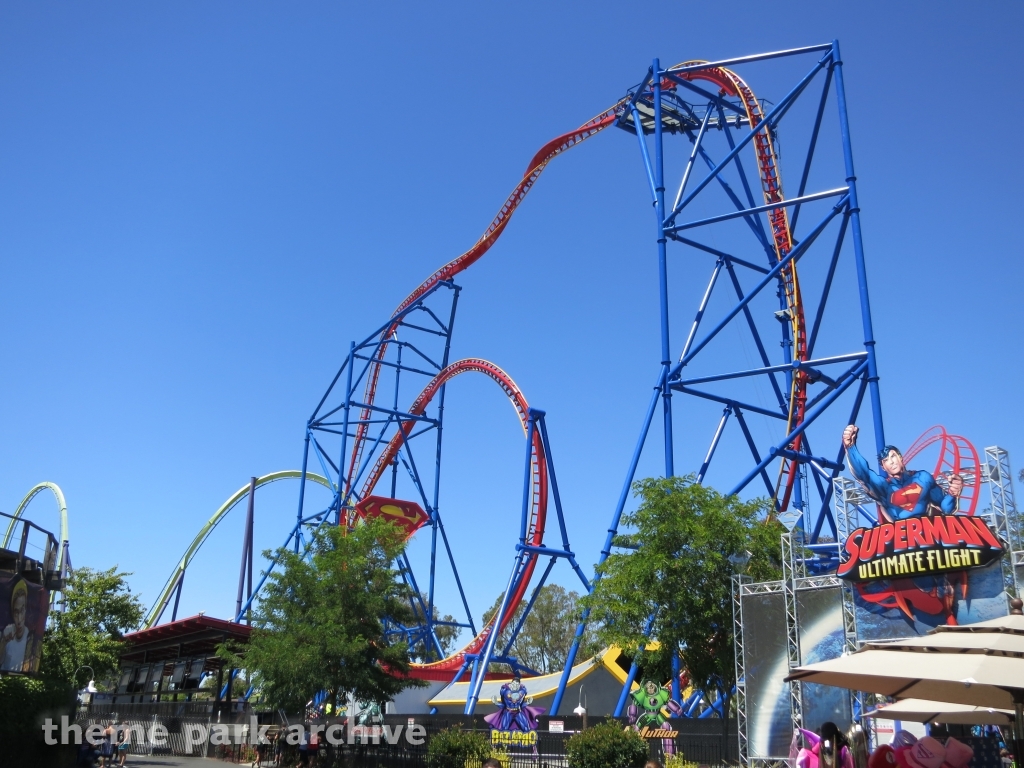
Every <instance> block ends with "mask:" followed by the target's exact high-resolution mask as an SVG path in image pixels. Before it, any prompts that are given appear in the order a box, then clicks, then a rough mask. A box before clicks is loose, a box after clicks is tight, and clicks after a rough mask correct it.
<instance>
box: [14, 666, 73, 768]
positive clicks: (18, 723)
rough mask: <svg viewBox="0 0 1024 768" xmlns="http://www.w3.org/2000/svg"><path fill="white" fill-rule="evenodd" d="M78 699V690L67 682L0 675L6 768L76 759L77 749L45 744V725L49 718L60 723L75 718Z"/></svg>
mask: <svg viewBox="0 0 1024 768" xmlns="http://www.w3.org/2000/svg"><path fill="white" fill-rule="evenodd" d="M74 700H75V692H74V690H73V689H72V688H71V687H70V686H68V685H65V684H64V683H59V682H52V681H48V680H37V679H34V678H31V677H22V676H20V675H3V676H0V743H2V744H3V745H4V752H3V759H2V763H3V765H4V768H21V766H32V768H47V767H49V766H60V765H63V764H65V761H67V760H73V759H74V747H66V746H59V745H58V746H46V745H45V744H44V743H43V729H42V724H43V719H44V718H46V717H51V718H53V721H54V722H55V723H60V717H61V715H69V716H72V715H73V703H74ZM71 719H74V718H73V716H72V718H71ZM54 735H58V734H54ZM58 738H59V735H58Z"/></svg>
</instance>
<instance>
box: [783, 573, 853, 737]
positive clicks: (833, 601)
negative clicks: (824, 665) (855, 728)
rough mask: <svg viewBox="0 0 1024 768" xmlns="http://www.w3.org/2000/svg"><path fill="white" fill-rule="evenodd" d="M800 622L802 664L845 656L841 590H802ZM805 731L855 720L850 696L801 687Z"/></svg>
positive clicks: (811, 686)
mask: <svg viewBox="0 0 1024 768" xmlns="http://www.w3.org/2000/svg"><path fill="white" fill-rule="evenodd" d="M796 612H797V618H798V620H799V622H800V663H801V664H815V663H817V662H819V661H828V660H829V659H835V658H838V657H839V656H842V654H843V648H844V647H845V642H846V638H845V636H844V634H845V633H844V630H843V595H842V590H841V589H840V588H839V587H826V588H822V589H802V590H798V591H797V593H796ZM801 686H802V700H803V710H804V727H805V728H809V729H810V730H813V731H817V730H818V728H819V727H820V726H821V724H822V723H825V722H828V721H831V722H834V723H848V722H851V721H852V720H853V713H852V708H851V705H850V692H849V691H846V690H844V689H842V688H835V687H833V686H831V685H819V684H818V683H802V684H801Z"/></svg>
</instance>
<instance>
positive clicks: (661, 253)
mask: <svg viewBox="0 0 1024 768" xmlns="http://www.w3.org/2000/svg"><path fill="white" fill-rule="evenodd" d="M652 71H653V73H654V78H653V87H654V195H655V200H654V209H655V215H656V216H657V220H658V289H659V290H658V295H659V297H660V305H661V366H662V372H661V401H662V403H661V407H662V413H663V414H664V431H665V477H672V476H673V475H674V474H675V460H674V456H673V453H674V452H673V449H672V388H671V387H670V386H669V380H668V376H669V370H670V368H671V366H672V353H671V345H670V344H669V336H668V329H669V324H668V253H667V243H668V239H667V237H666V235H665V153H664V144H663V142H662V125H661V64H660V62H659V60H658V59H655V60H654V64H653V65H652ZM637 131H638V132H639V131H640V127H639V126H637Z"/></svg>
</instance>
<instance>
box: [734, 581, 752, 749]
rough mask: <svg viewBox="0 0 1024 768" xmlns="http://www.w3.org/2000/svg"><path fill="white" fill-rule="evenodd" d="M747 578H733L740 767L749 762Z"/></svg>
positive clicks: (737, 730) (737, 729) (737, 731)
mask: <svg viewBox="0 0 1024 768" xmlns="http://www.w3.org/2000/svg"><path fill="white" fill-rule="evenodd" d="M744 580H745V577H744V576H743V575H742V574H736V575H735V576H733V577H732V626H733V652H734V654H735V663H736V734H737V738H738V739H739V757H740V765H747V764H748V762H749V759H750V758H749V751H750V750H749V748H748V744H747V683H746V675H745V672H744V670H745V664H744V660H743V600H742V599H741V596H742V592H743V587H744Z"/></svg>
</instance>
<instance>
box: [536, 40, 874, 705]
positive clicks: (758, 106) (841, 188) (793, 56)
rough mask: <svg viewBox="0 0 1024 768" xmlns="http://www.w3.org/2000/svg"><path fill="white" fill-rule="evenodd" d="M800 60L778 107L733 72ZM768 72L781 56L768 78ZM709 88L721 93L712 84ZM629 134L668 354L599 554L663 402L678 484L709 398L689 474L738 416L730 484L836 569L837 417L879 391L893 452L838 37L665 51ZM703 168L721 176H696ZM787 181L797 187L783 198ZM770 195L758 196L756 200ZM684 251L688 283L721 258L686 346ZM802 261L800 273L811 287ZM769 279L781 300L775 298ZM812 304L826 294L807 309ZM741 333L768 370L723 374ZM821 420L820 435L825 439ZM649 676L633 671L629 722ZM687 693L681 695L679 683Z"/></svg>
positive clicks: (637, 103) (611, 534)
mask: <svg viewBox="0 0 1024 768" xmlns="http://www.w3.org/2000/svg"><path fill="white" fill-rule="evenodd" d="M800 60H803V61H804V62H806V63H807V64H809V65H810V68H809V70H806V69H803V70H801V71H802V72H803V73H804V74H803V75H802V76H801V77H799V79H798V80H797V81H796V83H795V85H793V86H792V87H791V88H789V89H788V90H786V91H784V94H785V95H784V96H783V97H782V99H781V100H779V101H778V102H777V103H775V104H774V105H772V104H771V103H769V102H766V101H761V100H758V99H757V98H756V97H755V96H754V94H753V91H752V90H751V88H750V86H748V85H747V83H746V81H745V80H744V79H743V78H742V77H741V76H740V75H739V74H737V72H736V71H734V69H733V68H742V69H743V75H747V73H748V71H749V72H750V75H749V76H750V77H751V78H752V82H758V83H759V82H762V80H763V78H762V79H761V80H753V78H757V77H759V75H758V72H762V73H767V74H769V75H772V76H773V80H778V79H779V78H778V72H779V71H780V70H781V69H782V68H783V65H785V64H787V63H794V62H796V61H800ZM767 62H772V64H771V65H768V67H767V68H766V66H765V65H766V63H767ZM699 83H711V84H712V85H713V86H716V88H715V89H713V90H709V89H707V88H705V87H702V85H701V84H699ZM808 94H809V96H808ZM815 96H816V98H815ZM830 103H831V105H832V108H833V109H835V110H836V111H835V112H834V113H832V114H833V115H834V117H833V118H829V117H827V115H828V112H827V107H828V106H829V104H830ZM784 118H785V120H784ZM617 124H618V126H619V127H620V128H622V129H624V130H626V131H629V132H632V133H634V134H635V135H636V137H637V140H638V142H639V148H640V156H641V159H642V162H643V166H644V170H645V173H646V178H647V181H648V185H649V187H650V195H651V199H650V202H651V204H652V208H653V210H654V213H655V225H656V226H655V233H656V242H657V256H658V261H657V264H658V278H659V305H660V333H661V361H660V366H659V373H658V377H657V381H656V384H655V388H654V392H653V393H652V396H651V399H650V402H649V404H648V408H647V411H646V415H645V417H644V420H643V423H642V426H641V429H640V435H639V437H638V439H637V442H636V446H635V449H634V452H633V456H632V458H631V460H630V463H629V467H628V469H627V472H626V477H625V480H624V482H623V485H622V490H621V492H620V494H619V497H618V500H617V503H616V505H615V508H614V510H613V513H612V519H611V523H610V525H609V527H608V533H607V537H606V539H605V544H604V547H603V548H602V550H601V554H600V559H599V562H604V560H606V559H607V558H608V556H609V555H610V554H611V552H612V549H613V540H614V538H615V536H616V534H617V533H618V529H619V523H620V520H621V517H622V514H623V512H624V510H625V507H626V503H627V501H628V498H629V492H630V487H631V485H632V483H633V481H634V479H635V476H636V471H637V467H638V465H639V463H640V459H641V454H642V452H643V450H644V446H645V443H646V440H647V437H648V433H649V431H650V429H651V425H652V423H653V422H654V416H655V413H656V412H657V410H658V404H659V401H660V403H661V410H662V417H663V418H662V420H663V425H664V426H663V432H664V454H665V457H664V460H665V464H664V466H665V474H666V476H672V475H673V474H675V472H676V468H677V467H676V465H677V462H678V460H677V458H676V457H675V455H674V447H675V446H676V445H677V443H676V441H675V439H674V438H675V437H676V436H675V434H674V424H673V415H674V416H675V425H676V426H678V425H679V424H680V423H682V424H684V425H686V430H687V431H686V433H685V434H684V435H683V436H682V437H683V439H684V440H687V441H689V440H691V439H692V438H693V437H695V435H694V434H693V427H691V424H693V423H696V419H694V420H690V419H687V418H686V416H688V415H689V414H687V412H686V411H685V410H682V409H683V408H684V407H685V408H687V409H688V410H691V412H696V411H698V410H699V408H700V405H699V403H700V402H703V403H705V404H713V406H712V407H717V408H722V409H723V410H722V411H721V415H720V417H719V418H718V419H717V422H716V423H715V426H714V427H713V428H712V429H711V434H710V445H709V447H708V449H707V451H706V452H705V453H704V454H703V455H704V459H703V462H702V463H701V464H700V465H699V466H694V467H692V469H691V468H687V469H686V471H687V472H693V473H694V474H695V475H696V477H697V479H698V481H701V482H702V481H703V480H704V478H705V475H706V474H707V473H708V471H709V469H710V468H711V466H712V464H713V459H714V457H715V453H716V451H717V450H718V448H719V447H720V443H721V441H722V439H723V436H726V435H728V432H729V429H728V425H729V423H730V422H734V423H735V424H736V425H737V427H738V430H739V436H740V437H742V443H741V445H742V444H745V447H746V449H747V450H749V453H750V460H751V463H750V464H749V465H748V466H747V467H740V468H739V471H733V472H726V473H725V474H726V480H725V481H724V482H726V485H725V486H724V487H723V489H724V490H727V491H728V492H729V493H734V494H735V493H744V492H748V493H749V492H750V489H749V488H748V486H749V485H750V484H751V482H753V481H759V484H760V483H763V485H764V489H763V491H764V494H765V495H767V496H768V497H769V498H770V499H771V501H772V503H773V505H774V508H775V512H774V513H775V514H776V515H777V516H778V517H779V518H780V519H781V520H782V521H783V523H785V524H786V526H787V527H788V528H792V527H793V526H794V525H799V526H802V527H803V528H804V531H805V537H804V538H805V541H806V542H807V544H808V547H809V548H810V549H811V550H812V551H813V552H815V553H816V555H817V558H816V560H815V561H813V562H811V563H808V567H809V568H811V569H815V568H816V569H819V570H829V569H830V568H832V567H834V564H835V563H836V562H838V547H837V544H836V540H837V536H838V531H837V525H836V520H835V515H834V514H833V511H832V508H831V501H832V497H833V484H834V482H835V480H836V478H837V477H838V475H839V472H840V471H841V470H842V468H843V462H844V458H845V451H844V449H843V447H842V444H841V440H840V435H839V432H838V431H836V429H837V424H840V421H839V420H840V419H841V423H842V424H843V425H845V424H847V423H854V422H855V421H856V420H857V417H858V415H859V413H860V410H861V405H862V403H863V401H864V396H865V395H867V396H868V402H869V404H870V416H871V424H872V427H873V433H874V440H875V444H876V447H877V449H878V450H881V448H882V446H884V445H885V434H884V430H883V426H882V409H881V397H880V394H879V387H878V366H877V363H876V360H875V338H874V331H873V329H872V322H871V307H870V301H869V298H868V284H867V270H866V265H865V258H864V244H863V238H862V234H861V221H860V203H859V200H858V196H857V179H856V174H855V172H854V165H853V151H852V146H851V139H850V128H849V116H848V113H847V106H846V89H845V83H844V79H843V66H842V60H841V58H840V55H839V43H838V41H833V42H832V43H829V44H824V45H815V46H810V47H806V48H799V49H793V50H787V51H778V52H773V53H765V54H759V55H754V56H745V57H741V58H735V59H729V60H724V61H717V62H699V61H698V62H686V63H684V64H680V65H677V66H674V67H669V68H662V67H661V64H660V62H659V60H658V59H655V60H654V63H653V65H652V66H651V68H650V69H649V70H648V72H647V74H646V76H645V77H644V79H643V81H642V82H641V83H640V85H639V86H637V87H636V88H634V89H631V90H630V92H629V94H628V101H627V102H626V105H625V108H624V109H622V110H620V112H619V119H618V123H617ZM836 128H837V129H838V134H839V135H838V141H837V142H836V144H837V145H838V148H839V149H840V152H838V153H833V154H832V156H830V155H829V153H828V147H825V146H822V147H819V143H820V142H819V138H820V137H821V135H822V133H823V129H824V132H825V133H826V134H827V133H830V132H833V131H835V130H836ZM666 134H667V135H669V136H682V137H685V138H686V139H687V140H688V141H689V145H690V146H689V148H688V150H687V152H686V153H685V155H683V157H685V158H686V159H685V162H684V164H683V167H682V171H681V181H680V184H679V189H678V192H677V193H676V195H675V202H674V203H673V204H672V205H671V206H668V205H667V204H666V198H665V165H666V156H667V152H666V150H667V149H669V148H670V147H669V146H668V142H666ZM780 136H786V137H787V145H786V146H787V156H786V169H787V170H788V171H789V172H788V173H787V174H783V173H782V171H783V168H782V164H781V161H780V156H779V154H780V153H779V152H778V151H777V146H778V143H779V140H780ZM790 137H792V138H790ZM652 143H653V148H652V147H651V144H652ZM834 148H835V147H833V149H834ZM744 154H746V158H744ZM750 154H753V155H754V159H755V163H754V165H753V167H751V166H749V165H746V164H745V162H744V161H745V159H746V160H747V161H749V156H750ZM699 166H704V167H706V169H707V171H706V173H705V174H704V176H703V178H702V179H701V180H700V181H699V182H697V183H696V184H691V182H693V180H694V179H695V178H697V176H698V167H699ZM783 175H785V176H786V178H789V179H792V178H794V176H795V178H796V179H798V180H799V184H798V187H797V192H796V194H795V195H792V196H786V195H784V194H783V192H782V177H783ZM830 177H831V178H830ZM758 187H760V189H761V192H762V195H761V199H758V198H757V197H755V191H756V189H757V188H758ZM698 211H700V213H698ZM709 213H710V214H711V215H709ZM801 214H803V216H804V218H805V219H807V218H808V217H813V224H811V225H810V226H808V227H801V228H800V229H799V230H797V224H798V223H799V222H800V221H801V219H800V217H801ZM670 241H671V242H673V243H676V244H678V245H679V246H682V248H681V250H682V252H683V254H685V256H686V257H687V258H689V259H690V261H687V262H686V263H685V266H682V265H681V266H680V267H678V268H679V269H680V270H684V269H685V271H686V275H687V280H689V279H691V276H692V275H693V269H694V267H692V266H691V265H695V264H696V263H697V261H696V260H697V259H698V258H701V257H703V258H706V259H707V258H708V257H710V259H709V260H710V261H711V262H712V264H711V270H710V273H711V274H710V278H709V280H708V282H707V288H706V290H705V291H704V292H703V294H702V298H701V299H700V301H699V303H698V306H697V310H696V312H695V314H694V316H693V321H692V324H691V325H690V327H689V332H688V334H687V337H686V339H685V341H684V343H683V345H682V346H681V347H680V348H678V351H677V352H674V350H673V347H672V346H671V344H670V338H669V329H670V322H669V320H670V308H672V306H673V304H672V302H671V291H670V289H669V288H670V286H669V275H668V268H669V249H668V244H669V242H670ZM675 250H676V249H673V251H675ZM844 253H846V254H847V259H849V258H850V256H851V255H852V260H853V269H852V275H853V279H852V280H850V279H847V280H846V282H845V283H844V282H843V280H842V278H840V279H839V281H837V280H836V277H837V270H838V269H839V268H841V266H842V261H843V260H842V259H841V257H842V256H843V254H844ZM677 258H682V256H678V257H677ZM798 264H799V274H800V275H801V276H802V277H803V278H804V279H803V280H801V279H798ZM808 276H809V278H808ZM750 280H753V287H751V286H750V282H749V281H750ZM744 281H747V285H744ZM811 286H813V293H812V291H811V290H809V289H810V287H811ZM773 287H774V288H775V289H776V291H777V296H778V300H777V301H776V302H775V304H774V306H773V305H772V299H773V297H772V296H771V289H772V288H773ZM844 289H846V291H847V292H848V293H850V294H852V295H851V296H850V297H849V298H848V299H847V302H848V303H849V304H851V305H854V304H855V305H859V310H860V311H859V315H860V317H859V320H860V323H859V324H858V323H857V322H856V320H854V321H852V322H851V320H850V317H849V316H848V314H845V313H842V312H841V311H840V312H839V313H838V316H835V315H837V313H836V312H833V313H832V314H831V315H830V314H829V313H827V312H826V305H827V303H828V300H829V297H830V295H831V294H832V293H833V292H837V291H842V290H844ZM812 296H813V299H814V300H813V301H809V300H808V299H809V297H812ZM709 312H720V315H719V317H718V319H717V320H716V321H715V322H714V325H712V327H711V328H710V330H705V327H706V326H705V325H704V323H703V321H704V320H705V314H706V313H709ZM780 327H781V338H780V346H779V349H780V353H777V354H776V355H775V356H773V355H770V354H769V349H770V346H769V345H768V344H767V343H766V340H768V339H770V338H771V337H772V336H774V335H775V334H778V333H779V328H780ZM734 328H735V329H736V331H735V332H738V333H742V334H743V337H744V338H746V339H749V342H751V343H752V346H753V348H754V349H755V350H756V354H757V359H758V361H759V363H760V364H759V365H757V366H756V367H752V366H750V365H749V364H747V365H742V364H741V365H735V366H730V367H726V366H728V365H729V364H728V363H726V362H724V357H725V356H723V354H721V352H722V347H723V342H722V338H721V336H722V332H723V331H725V330H726V329H734ZM826 329H827V333H823V331H825V330H826ZM702 331H703V333H702ZM715 341H717V342H718V344H717V345H715V344H714V343H713V342H715ZM826 344H828V346H829V347H830V350H829V352H828V353H827V354H825V355H821V356H815V352H816V346H818V345H820V346H825V345H826ZM835 347H838V348H835ZM712 351H715V354H712ZM673 354H678V357H673ZM758 384H761V385H763V386H764V388H765V389H766V390H767V392H769V393H770V395H769V397H768V399H769V401H774V402H769V405H767V406H765V405H764V404H762V403H757V402H756V397H755V394H756V393H755V394H752V392H755V390H754V389H753V388H752V385H753V386H756V385H758ZM848 392H849V395H848V396H847V397H845V398H844V397H843V395H844V394H846V393H848ZM673 394H679V395H687V396H688V398H687V399H685V400H680V401H679V402H678V403H677V404H676V413H675V414H673V410H672V407H673V403H672V400H673ZM677 399H678V398H677ZM705 407H707V406H705ZM836 408H840V409H842V410H841V411H840V412H839V413H838V414H836V415H835V416H834V417H832V418H831V419H829V418H822V416H823V415H825V414H826V413H831V412H832V411H833V410H834V409H836ZM751 416H756V417H757V419H758V421H762V420H763V421H767V422H773V423H774V424H775V429H774V434H773V430H772V429H767V430H760V431H759V430H758V429H756V427H757V424H755V420H754V419H751V418H750V417H751ZM819 420H820V423H819ZM816 424H817V425H818V426H819V430H818V431H815V430H814V429H813V427H815V425H816ZM826 430H827V431H826ZM735 431H736V428H733V432H735ZM812 433H813V434H812ZM780 435H781V436H780ZM812 439H813V443H812ZM812 444H813V445H815V446H822V449H826V448H827V450H828V451H829V452H831V451H834V452H835V453H834V458H830V455H832V454H830V453H821V452H815V451H814V450H813V449H812ZM733 469H736V467H735V466H733ZM730 475H731V477H730ZM718 477H719V475H716V478H718ZM808 489H813V492H814V498H809V493H808ZM586 620H587V618H586V616H585V617H584V619H583V622H582V623H581V624H580V625H579V627H578V628H577V633H576V641H575V642H574V644H573V646H572V648H571V650H570V653H569V658H568V659H567V661H566V665H565V670H564V672H563V674H562V679H561V683H560V686H559V689H558V691H557V692H556V695H555V699H554V701H553V703H552V714H557V713H558V709H559V706H560V704H561V700H562V696H563V693H564V688H565V684H566V682H567V680H568V677H569V671H570V669H571V667H572V665H573V663H574V662H575V658H576V653H577V650H578V647H579V640H580V638H581V637H582V634H583V631H584V628H585V626H586ZM635 674H636V665H635V664H634V665H633V668H632V669H631V670H630V674H629V676H628V677H627V680H626V683H625V685H624V687H623V691H622V696H621V697H620V700H619V706H618V709H617V711H616V714H617V715H618V714H621V711H622V707H623V705H624V704H625V701H626V697H627V694H628V691H629V688H630V686H631V683H632V681H633V678H634V676H635ZM673 695H674V698H676V699H677V700H678V698H679V690H678V676H676V677H675V680H674V683H673Z"/></svg>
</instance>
